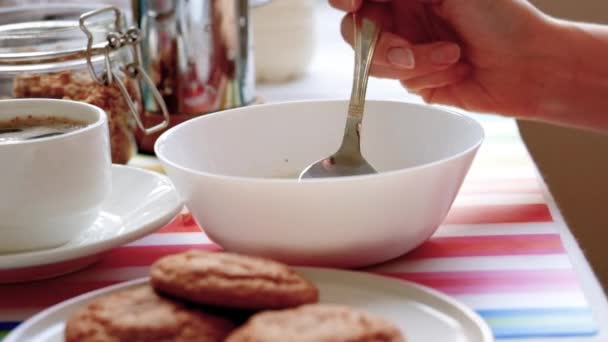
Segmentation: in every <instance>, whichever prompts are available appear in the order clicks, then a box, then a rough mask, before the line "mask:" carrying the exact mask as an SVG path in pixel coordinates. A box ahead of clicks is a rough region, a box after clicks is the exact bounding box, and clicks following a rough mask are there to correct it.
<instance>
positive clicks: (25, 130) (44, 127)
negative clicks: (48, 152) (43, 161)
mask: <svg viewBox="0 0 608 342" xmlns="http://www.w3.org/2000/svg"><path fill="white" fill-rule="evenodd" d="M86 126H87V124H86V123H84V122H82V121H77V120H72V119H68V118H62V117H57V116H46V117H33V116H23V117H15V118H13V119H11V120H8V121H0V143H3V142H9V141H13V142H14V141H20V140H32V139H40V138H48V137H52V136H55V135H61V134H65V133H68V132H72V131H75V130H78V129H81V128H83V127H86Z"/></svg>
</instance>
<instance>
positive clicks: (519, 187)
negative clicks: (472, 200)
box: [460, 178, 542, 194]
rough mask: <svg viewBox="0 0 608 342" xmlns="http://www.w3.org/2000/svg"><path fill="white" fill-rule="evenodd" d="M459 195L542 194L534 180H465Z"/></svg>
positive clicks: (536, 181)
mask: <svg viewBox="0 0 608 342" xmlns="http://www.w3.org/2000/svg"><path fill="white" fill-rule="evenodd" d="M460 193H461V194H474V193H480V194H515V193H518V194H521V193H542V188H541V186H540V184H539V182H538V180H537V179H535V178H520V179H502V180H500V179H498V180H497V179H486V180H467V181H465V182H464V184H463V185H462V188H461V189H460Z"/></svg>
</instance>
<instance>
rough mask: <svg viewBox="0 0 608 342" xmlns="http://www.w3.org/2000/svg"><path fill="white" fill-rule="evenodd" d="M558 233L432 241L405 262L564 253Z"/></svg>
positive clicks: (452, 238) (458, 237)
mask: <svg viewBox="0 0 608 342" xmlns="http://www.w3.org/2000/svg"><path fill="white" fill-rule="evenodd" d="M564 253H566V250H565V249H564V246H563V244H562V241H561V238H560V236H559V234H522V235H488V236H455V237H436V238H431V239H430V240H428V241H427V242H425V243H424V244H422V245H421V246H420V247H418V248H417V249H415V250H414V251H412V252H411V253H409V254H407V255H405V256H404V257H402V258H404V259H421V258H445V257H464V256H499V255H544V254H564Z"/></svg>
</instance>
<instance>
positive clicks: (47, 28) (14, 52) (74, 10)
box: [0, 5, 124, 71]
mask: <svg viewBox="0 0 608 342" xmlns="http://www.w3.org/2000/svg"><path fill="white" fill-rule="evenodd" d="M98 8H99V6H96V7H92V6H69V7H68V6H65V5H37V6H18V7H10V8H5V9H2V10H0V18H2V19H0V41H2V45H1V46H0V68H1V67H8V66H11V65H12V66H15V67H18V66H21V67H25V68H27V66H28V65H30V66H31V65H40V64H47V67H48V66H52V65H53V64H52V63H59V64H61V65H63V66H65V64H74V62H77V63H76V64H82V63H85V60H84V58H85V57H87V55H88V53H89V52H88V51H90V53H92V54H93V55H96V54H98V55H101V54H102V53H103V49H104V47H105V45H107V39H106V37H107V34H108V32H110V31H112V30H114V27H115V25H116V21H117V20H123V21H124V17H123V16H121V18H119V19H117V18H116V17H114V16H113V15H112V13H102V15H99V16H96V17H95V18H91V19H92V20H90V22H87V23H86V27H87V29H88V31H89V32H90V33H91V40H92V41H91V44H92V46H91V49H88V42H89V37H88V36H87V34H86V33H85V32H84V31H83V29H82V27H81V26H80V23H79V18H80V16H81V15H82V14H84V13H87V12H89V11H91V10H94V9H98ZM121 24H122V23H121ZM97 59H98V60H103V56H99V57H98V58H97ZM70 62H72V63H70ZM2 69H5V68H2ZM2 71H5V70H2Z"/></svg>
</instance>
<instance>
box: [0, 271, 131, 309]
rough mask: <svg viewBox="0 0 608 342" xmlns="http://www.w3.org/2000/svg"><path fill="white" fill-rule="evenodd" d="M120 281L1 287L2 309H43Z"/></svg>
mask: <svg viewBox="0 0 608 342" xmlns="http://www.w3.org/2000/svg"><path fill="white" fill-rule="evenodd" d="M119 282H120V281H92V282H70V281H69V280H68V278H56V279H50V280H45V281H41V282H33V283H24V284H14V285H0V308H19V309H31V308H43V307H48V306H51V305H54V304H57V303H60V302H62V301H64V300H67V299H70V298H72V297H74V296H78V295H80V294H83V293H86V292H89V291H93V290H96V289H99V288H102V287H105V286H109V285H112V284H116V283H119Z"/></svg>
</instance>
